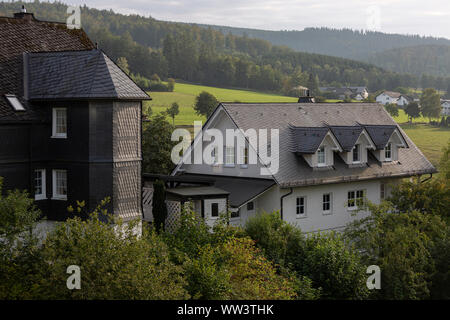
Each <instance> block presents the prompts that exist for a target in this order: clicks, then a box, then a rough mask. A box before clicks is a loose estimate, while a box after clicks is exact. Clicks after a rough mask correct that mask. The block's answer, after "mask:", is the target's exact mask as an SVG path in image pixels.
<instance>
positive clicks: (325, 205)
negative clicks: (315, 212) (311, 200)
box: [322, 193, 331, 213]
mask: <svg viewBox="0 0 450 320" xmlns="http://www.w3.org/2000/svg"><path fill="white" fill-rule="evenodd" d="M322 210H323V213H331V193H325V194H324V195H323V196H322Z"/></svg>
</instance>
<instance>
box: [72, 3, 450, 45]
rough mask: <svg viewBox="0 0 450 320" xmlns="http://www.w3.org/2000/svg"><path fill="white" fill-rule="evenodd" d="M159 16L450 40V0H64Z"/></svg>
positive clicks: (202, 21) (263, 27)
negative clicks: (348, 30)
mask: <svg viewBox="0 0 450 320" xmlns="http://www.w3.org/2000/svg"><path fill="white" fill-rule="evenodd" d="M63 2H67V3H71V4H86V5H87V6H89V7H96V8H99V9H113V10H114V11H116V12H120V13H124V14H129V13H136V14H140V15H144V16H149V15H150V16H152V17H153V18H156V19H158V20H169V21H180V22H193V23H204V24H217V25H226V26H233V27H247V28H257V29H266V30H302V29H303V28H305V27H330V28H351V29H358V30H361V29H365V30H367V29H371V30H379V31H381V32H387V33H401V34H420V35H432V36H438V37H446V38H449V39H450V0H426V1H424V0H366V1H364V0H89V1H87V0H85V1H83V0H63Z"/></svg>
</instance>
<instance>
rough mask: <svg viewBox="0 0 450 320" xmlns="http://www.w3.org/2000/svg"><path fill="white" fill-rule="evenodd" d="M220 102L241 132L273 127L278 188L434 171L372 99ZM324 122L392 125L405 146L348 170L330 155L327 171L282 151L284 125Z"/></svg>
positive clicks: (288, 140) (286, 141)
mask: <svg viewBox="0 0 450 320" xmlns="http://www.w3.org/2000/svg"><path fill="white" fill-rule="evenodd" d="M222 106H223V107H224V109H225V111H226V112H227V113H228V114H229V115H230V117H231V118H232V119H233V121H234V122H235V123H236V125H237V126H238V127H239V128H241V129H243V130H244V131H245V130H248V129H250V128H254V129H256V130H258V129H279V132H280V152H279V155H280V163H279V170H278V172H277V173H276V174H274V175H273V177H274V179H275V180H276V181H277V182H278V183H279V184H280V185H281V186H282V187H290V186H302V185H312V184H319V183H338V182H343V181H351V180H367V179H379V178H382V177H407V176H412V175H416V174H425V173H433V172H436V169H435V168H434V166H433V165H432V164H431V163H430V162H429V161H428V160H427V159H426V158H425V156H424V155H423V154H422V152H420V150H419V149H418V148H417V147H416V145H415V144H414V143H413V142H412V141H411V139H409V137H407V136H406V134H405V133H404V132H403V130H402V129H401V128H400V127H399V126H397V124H396V122H395V121H394V120H393V119H392V117H391V116H390V115H389V114H388V113H387V112H386V111H385V110H384V108H383V106H381V105H379V104H376V103H336V104H330V103H324V104H320V103H310V104H301V103H266V104H252V103H249V104H244V103H223V104H222ZM327 125H328V126H355V125H361V126H365V125H385V126H395V127H397V128H398V130H399V131H400V133H401V134H402V135H403V137H404V139H405V141H406V143H407V145H408V146H409V148H403V149H400V150H399V161H398V162H396V163H393V164H392V165H388V166H385V165H382V164H380V163H379V162H377V161H376V160H375V159H373V158H372V157H370V158H369V162H368V166H366V167H360V168H349V167H348V166H347V165H346V164H345V163H344V162H343V161H341V160H340V159H339V158H340V157H339V156H337V155H335V157H334V159H335V165H334V169H333V170H327V171H317V170H312V169H311V168H310V167H308V166H307V164H305V161H303V160H302V159H301V157H299V156H298V155H296V154H294V153H292V152H289V151H288V150H289V147H290V144H291V134H290V131H291V129H290V126H296V127H323V126H327Z"/></svg>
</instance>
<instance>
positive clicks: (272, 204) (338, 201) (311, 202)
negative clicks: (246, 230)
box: [231, 179, 398, 232]
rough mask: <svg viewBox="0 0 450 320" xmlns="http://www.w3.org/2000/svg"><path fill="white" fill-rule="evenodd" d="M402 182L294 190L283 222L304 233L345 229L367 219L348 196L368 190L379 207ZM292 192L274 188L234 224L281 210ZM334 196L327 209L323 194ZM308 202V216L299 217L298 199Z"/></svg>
mask: <svg viewBox="0 0 450 320" xmlns="http://www.w3.org/2000/svg"><path fill="white" fill-rule="evenodd" d="M397 181H398V180H393V179H390V180H368V181H359V182H348V183H339V184H328V185H314V186H307V187H298V188H293V192H292V194H290V195H288V196H286V197H285V198H284V199H283V220H285V221H287V222H288V223H292V224H295V225H297V226H298V227H299V228H300V229H301V230H302V231H303V232H317V231H325V230H337V231H339V230H342V229H343V228H345V227H346V225H347V224H348V223H350V222H352V221H354V220H355V219H360V218H363V217H367V215H368V214H369V213H368V212H365V211H358V210H357V209H356V208H349V206H348V200H349V199H348V193H349V192H352V191H354V192H356V191H359V190H361V191H364V193H365V197H366V199H367V200H369V201H370V202H372V203H376V204H379V203H380V202H381V201H382V200H383V199H382V198H383V197H384V198H386V197H388V196H389V194H390V191H391V190H392V185H395V183H397ZM289 192H290V189H280V188H279V187H278V186H276V185H275V186H274V187H272V188H271V189H270V190H269V191H267V192H265V193H263V194H262V195H261V196H259V197H258V198H257V199H255V200H254V201H253V202H254V208H255V210H253V211H251V212H248V211H247V208H246V206H243V207H242V208H241V209H240V216H239V218H234V219H231V223H232V224H234V225H245V223H246V221H247V220H248V218H249V217H251V216H253V215H255V214H258V213H261V212H273V211H280V210H281V197H282V196H283V195H286V194H288V193H289ZM325 194H329V195H330V200H331V204H330V210H327V211H324V210H323V195H325ZM299 197H303V198H304V199H305V202H304V205H305V213H304V214H297V208H296V206H297V198H299Z"/></svg>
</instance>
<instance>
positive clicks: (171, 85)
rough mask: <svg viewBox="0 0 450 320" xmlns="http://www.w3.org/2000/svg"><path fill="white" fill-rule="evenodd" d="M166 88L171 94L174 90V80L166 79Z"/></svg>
mask: <svg viewBox="0 0 450 320" xmlns="http://www.w3.org/2000/svg"><path fill="white" fill-rule="evenodd" d="M167 88H168V90H169V91H170V92H173V90H174V89H175V79H173V78H169V79H167Z"/></svg>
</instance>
